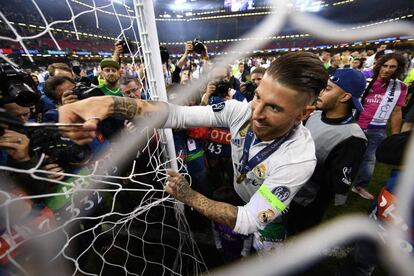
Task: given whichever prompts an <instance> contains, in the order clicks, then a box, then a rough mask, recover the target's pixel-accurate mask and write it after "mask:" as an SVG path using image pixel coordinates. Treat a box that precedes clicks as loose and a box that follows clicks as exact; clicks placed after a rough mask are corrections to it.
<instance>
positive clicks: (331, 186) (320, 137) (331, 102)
mask: <svg viewBox="0 0 414 276" xmlns="http://www.w3.org/2000/svg"><path fill="white" fill-rule="evenodd" d="M365 83H366V81H365V77H364V75H363V74H362V73H361V72H359V71H357V70H354V69H337V70H336V71H335V74H334V75H333V76H332V77H331V78H330V80H329V81H328V86H327V87H326V89H325V90H323V91H322V92H321V93H320V95H319V97H318V100H317V102H316V108H317V109H318V111H315V112H313V113H312V115H311V116H310V117H309V119H308V120H307V122H306V124H305V126H306V128H307V129H309V131H310V133H311V134H312V138H313V140H314V141H315V149H316V159H317V165H316V168H315V171H314V173H313V175H312V177H311V179H310V180H309V181H308V182H307V183H306V184H305V185H304V186H303V187H302V189H301V190H300V191H299V192H298V193H297V195H296V196H295V198H294V199H293V201H292V203H291V204H290V209H289V213H288V232H289V234H291V235H292V234H297V233H299V232H301V231H304V230H306V229H308V228H310V227H313V226H315V225H317V224H319V223H320V222H321V221H322V219H323V216H324V214H325V211H326V209H327V208H328V206H329V204H330V203H331V202H332V200H334V205H335V206H341V205H343V204H345V202H346V199H347V193H348V191H349V190H350V187H351V183H352V181H353V180H354V178H355V176H356V173H357V171H358V168H359V165H360V164H361V162H362V157H363V153H364V152H365V150H366V143H367V139H366V137H365V134H364V132H363V131H362V129H361V128H360V127H359V126H358V124H357V123H356V122H355V120H354V118H353V115H352V109H357V110H359V111H361V110H363V109H362V105H361V103H360V102H359V97H360V96H361V94H362V93H363V92H364V89H365Z"/></svg>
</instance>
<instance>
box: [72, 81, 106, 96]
mask: <svg viewBox="0 0 414 276" xmlns="http://www.w3.org/2000/svg"><path fill="white" fill-rule="evenodd" d="M72 91H73V94H74V95H76V96H77V97H78V99H79V100H84V99H87V98H90V97H96V96H104V93H103V92H102V90H101V89H99V88H98V87H91V86H86V85H85V84H84V83H82V82H78V83H76V84H75V87H74V88H73V90H72Z"/></svg>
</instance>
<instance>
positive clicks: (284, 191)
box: [272, 186, 290, 202]
mask: <svg viewBox="0 0 414 276" xmlns="http://www.w3.org/2000/svg"><path fill="white" fill-rule="evenodd" d="M272 194H274V195H275V196H276V197H277V198H278V199H279V200H280V201H282V202H284V201H285V200H286V199H288V198H289V196H290V190H289V188H288V187H286V186H278V187H276V188H274V189H273V191H272Z"/></svg>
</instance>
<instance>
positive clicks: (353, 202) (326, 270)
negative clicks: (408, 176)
mask: <svg viewBox="0 0 414 276" xmlns="http://www.w3.org/2000/svg"><path fill="white" fill-rule="evenodd" d="M393 168H394V167H393V166H390V165H385V164H382V163H377V164H376V166H375V170H374V175H373V177H372V180H371V183H370V185H369V187H368V190H369V192H370V193H372V194H373V195H374V196H375V197H376V196H378V194H379V192H380V190H381V189H382V187H383V186H384V185H385V184H386V182H387V180H388V177H389V175H390V172H391V170H392V169H393ZM371 204H372V201H371V200H366V199H363V198H362V197H360V196H359V195H358V194H356V193H353V192H350V193H349V197H348V200H347V203H346V205H344V206H341V207H334V206H333V205H332V206H330V207H329V209H328V211H327V214H326V217H325V221H329V220H331V219H333V218H338V217H340V216H342V215H346V214H355V213H358V214H361V213H362V214H367V215H368V211H369V209H370V207H371ZM343 261H344V259H341V258H329V259H327V260H326V261H324V262H322V263H321V264H320V266H319V267H318V275H334V274H335V272H336V271H337V270H338V267H339V266H340V265H341V264H342V262H343ZM387 271H388V269H387V268H386V267H383V266H381V265H380V266H379V267H377V268H376V269H375V271H374V273H373V275H374V276H383V275H384V276H385V275H389V273H388V272H387Z"/></svg>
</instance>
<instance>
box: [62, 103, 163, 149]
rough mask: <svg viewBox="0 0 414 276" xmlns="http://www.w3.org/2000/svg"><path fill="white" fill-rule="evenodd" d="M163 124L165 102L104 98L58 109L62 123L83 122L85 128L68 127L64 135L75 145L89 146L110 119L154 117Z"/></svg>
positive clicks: (159, 123)
mask: <svg viewBox="0 0 414 276" xmlns="http://www.w3.org/2000/svg"><path fill="white" fill-rule="evenodd" d="M152 115H153V116H154V118H156V119H157V120H158V124H157V125H159V126H161V125H163V124H164V123H165V121H166V120H167V117H168V106H167V104H166V103H164V102H150V101H142V100H140V99H133V98H126V97H115V96H102V97H92V98H88V99H85V100H82V101H78V102H75V103H72V104H67V105H64V106H61V107H60V108H59V122H60V123H70V124H71V123H83V127H82V128H78V127H77V128H76V127H73V128H66V129H64V134H65V136H67V137H68V138H70V139H71V140H73V141H74V142H75V143H78V144H87V143H90V142H91V141H92V139H93V138H94V137H95V130H96V127H97V124H98V123H99V122H100V121H102V120H104V119H105V118H107V117H110V116H122V117H123V118H125V119H127V120H129V121H132V120H134V119H135V118H139V117H144V116H145V117H146V118H147V117H149V118H147V119H150V120H153V119H154V118H152V117H151V116H152Z"/></svg>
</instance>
